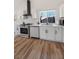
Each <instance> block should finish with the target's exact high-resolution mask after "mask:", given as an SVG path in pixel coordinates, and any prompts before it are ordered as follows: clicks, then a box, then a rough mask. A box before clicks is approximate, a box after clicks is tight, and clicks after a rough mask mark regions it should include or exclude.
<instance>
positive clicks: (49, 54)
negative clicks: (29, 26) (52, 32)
mask: <svg viewBox="0 0 79 59" xmlns="http://www.w3.org/2000/svg"><path fill="white" fill-rule="evenodd" d="M14 59H64V43H58V42H50V41H45V40H41V39H33V38H30V39H28V38H24V37H16V38H15V40H14Z"/></svg>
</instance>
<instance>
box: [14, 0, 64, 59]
mask: <svg viewBox="0 0 79 59" xmlns="http://www.w3.org/2000/svg"><path fill="white" fill-rule="evenodd" d="M14 3H15V4H14V9H15V11H14V36H15V39H16V37H25V38H27V39H37V40H44V41H50V42H58V43H64V0H15V2H14ZM59 57H60V56H59ZM60 59H63V57H61V58H60Z"/></svg>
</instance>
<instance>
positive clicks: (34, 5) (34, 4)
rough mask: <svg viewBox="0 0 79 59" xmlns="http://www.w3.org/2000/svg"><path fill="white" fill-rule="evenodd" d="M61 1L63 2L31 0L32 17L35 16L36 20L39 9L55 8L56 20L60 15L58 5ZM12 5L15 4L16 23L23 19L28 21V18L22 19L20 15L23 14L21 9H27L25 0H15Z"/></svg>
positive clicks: (57, 0) (56, 0)
mask: <svg viewBox="0 0 79 59" xmlns="http://www.w3.org/2000/svg"><path fill="white" fill-rule="evenodd" d="M63 3H64V0H31V13H32V17H33V19H34V18H37V20H38V18H39V11H40V10H48V9H54V10H56V14H57V17H56V20H58V19H59V17H60V5H61V4H63ZM14 5H15V6H14V10H15V11H14V12H15V13H14V14H15V16H16V18H17V22H18V24H20V23H22V22H23V21H26V22H29V21H30V20H22V17H21V16H22V14H23V11H27V3H26V0H15V2H14ZM33 21H34V20H33ZM34 22H35V21H34Z"/></svg>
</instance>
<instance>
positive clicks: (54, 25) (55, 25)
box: [30, 24, 64, 28]
mask: <svg viewBox="0 0 79 59" xmlns="http://www.w3.org/2000/svg"><path fill="white" fill-rule="evenodd" d="M30 26H34V27H35V26H36V27H37V26H53V27H63V28H64V26H62V25H57V24H33V25H30Z"/></svg>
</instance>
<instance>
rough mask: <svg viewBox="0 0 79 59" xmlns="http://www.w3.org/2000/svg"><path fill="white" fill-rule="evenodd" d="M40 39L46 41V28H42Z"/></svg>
mask: <svg viewBox="0 0 79 59" xmlns="http://www.w3.org/2000/svg"><path fill="white" fill-rule="evenodd" d="M40 39H46V27H45V26H40Z"/></svg>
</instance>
